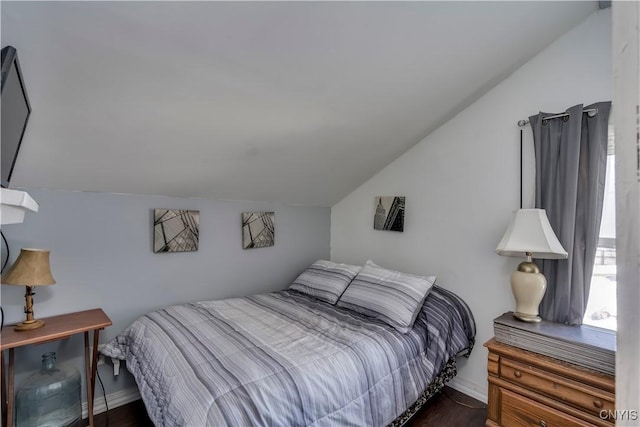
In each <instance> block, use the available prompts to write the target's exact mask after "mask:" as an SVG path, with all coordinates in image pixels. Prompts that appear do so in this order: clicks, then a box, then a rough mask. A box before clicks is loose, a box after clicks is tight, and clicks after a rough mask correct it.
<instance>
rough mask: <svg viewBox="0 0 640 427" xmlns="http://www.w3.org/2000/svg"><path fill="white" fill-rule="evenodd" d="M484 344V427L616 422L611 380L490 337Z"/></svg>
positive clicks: (563, 426) (561, 426)
mask: <svg viewBox="0 0 640 427" xmlns="http://www.w3.org/2000/svg"><path fill="white" fill-rule="evenodd" d="M485 347H487V348H488V349H489V363H488V380H489V402H488V406H487V422H486V425H487V426H488V427H496V426H504V427H511V426H536V427H552V426H558V427H575V426H602V427H610V426H613V425H615V422H614V420H612V419H610V418H609V415H610V414H611V415H612V416H613V411H614V409H615V405H614V393H615V380H614V377H613V376H611V375H607V374H603V373H600V372H596V371H592V370H589V369H586V368H582V367H580V366H576V365H572V364H570V363H566V362H563V361H560V360H558V359H553V358H551V357H547V356H542V355H540V354H536V353H532V352H530V351H526V350H522V349H519V348H516V347H512V346H509V345H506V344H502V343H498V342H496V341H495V339H491V340H489V341H488V342H487V343H485Z"/></svg>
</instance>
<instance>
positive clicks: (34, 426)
mask: <svg viewBox="0 0 640 427" xmlns="http://www.w3.org/2000/svg"><path fill="white" fill-rule="evenodd" d="M81 402H82V401H81V397H80V372H78V370H77V369H74V368H58V367H56V354H55V353H53V352H51V353H45V354H43V355H42V367H41V368H40V371H38V372H35V373H33V374H31V375H30V376H29V377H27V378H26V379H25V380H24V381H23V382H22V384H20V386H19V387H18V389H17V391H16V427H70V426H76V425H80V424H81V422H82V403H81Z"/></svg>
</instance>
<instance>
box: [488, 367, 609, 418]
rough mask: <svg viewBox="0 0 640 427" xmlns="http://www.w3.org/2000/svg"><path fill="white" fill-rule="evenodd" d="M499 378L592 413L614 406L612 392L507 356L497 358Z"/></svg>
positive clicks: (605, 411) (595, 413) (607, 409)
mask: <svg viewBox="0 0 640 427" xmlns="http://www.w3.org/2000/svg"><path fill="white" fill-rule="evenodd" d="M500 378H502V379H504V380H507V381H509V382H512V383H514V384H517V385H519V386H521V387H524V388H527V389H529V390H531V391H534V392H536V393H540V394H543V395H546V396H549V397H551V398H553V399H555V400H557V401H559V402H563V403H566V404H569V405H571V406H573V407H576V408H578V409H580V410H583V411H585V412H587V413H589V414H591V415H594V416H599V415H600V414H601V413H603V412H602V411H604V413H607V412H608V411H613V410H614V409H615V405H614V399H615V398H614V396H613V394H611V393H607V392H605V391H602V390H598V389H596V388H594V387H591V386H588V385H586V384H582V383H579V382H577V381H573V380H570V379H567V378H563V377H561V376H558V375H555V374H552V373H549V372H545V371H543V370H541V369H538V368H535V367H533V366H529V365H526V364H524V363H520V362H516V361H514V360H510V359H508V358H502V360H501V361H500Z"/></svg>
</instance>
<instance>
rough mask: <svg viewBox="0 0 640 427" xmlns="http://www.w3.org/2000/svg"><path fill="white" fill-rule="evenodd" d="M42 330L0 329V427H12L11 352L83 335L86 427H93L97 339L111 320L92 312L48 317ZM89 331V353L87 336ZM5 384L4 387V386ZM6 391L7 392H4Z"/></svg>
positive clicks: (9, 327)
mask: <svg viewBox="0 0 640 427" xmlns="http://www.w3.org/2000/svg"><path fill="white" fill-rule="evenodd" d="M42 320H44V322H45V324H44V326H43V327H41V328H38V329H32V330H30V331H15V330H14V329H13V326H5V327H3V328H2V335H1V337H0V369H1V377H2V378H1V380H2V425H3V426H7V427H13V406H14V399H15V396H14V391H13V388H14V364H15V355H14V350H15V349H16V348H18V347H23V346H25V345H31V344H44V343H47V342H51V341H59V340H63V339H65V338H69V337H71V336H73V335H76V334H81V333H84V364H85V375H86V378H87V407H88V410H89V426H91V427H93V392H94V389H95V385H96V370H97V366H98V363H97V362H98V338H99V334H100V330H101V329H104V328H106V327H107V326H111V319H109V317H108V316H107V315H106V314H105V313H104V311H102V309H99V308H96V309H93V310H86V311H79V312H77V313H69V314H62V315H60V316H53V317H48V318H46V319H42ZM91 331H93V351H91V350H90V341H89V332H91ZM5 350H9V373H8V378H5V367H4V351H5ZM7 381H8V385H7ZM7 387H8V390H7Z"/></svg>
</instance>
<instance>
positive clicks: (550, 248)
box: [496, 209, 567, 259]
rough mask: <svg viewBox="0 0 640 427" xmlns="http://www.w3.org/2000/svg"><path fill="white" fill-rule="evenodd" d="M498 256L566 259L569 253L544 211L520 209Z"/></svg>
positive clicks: (508, 229) (516, 212)
mask: <svg viewBox="0 0 640 427" xmlns="http://www.w3.org/2000/svg"><path fill="white" fill-rule="evenodd" d="M496 253H497V254H498V255H504V256H515V257H525V256H527V253H529V254H532V256H533V257H534V258H546V259H564V258H567V251H565V250H564V248H563V247H562V244H561V243H560V242H559V241H558V238H557V237H556V235H555V233H554V232H553V229H552V228H551V224H550V223H549V219H548V218H547V213H546V212H545V211H544V209H519V210H517V211H515V212H514V214H513V218H512V219H511V222H510V223H509V226H508V227H507V231H505V233H504V236H502V240H501V241H500V243H499V244H498V247H497V248H496Z"/></svg>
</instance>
